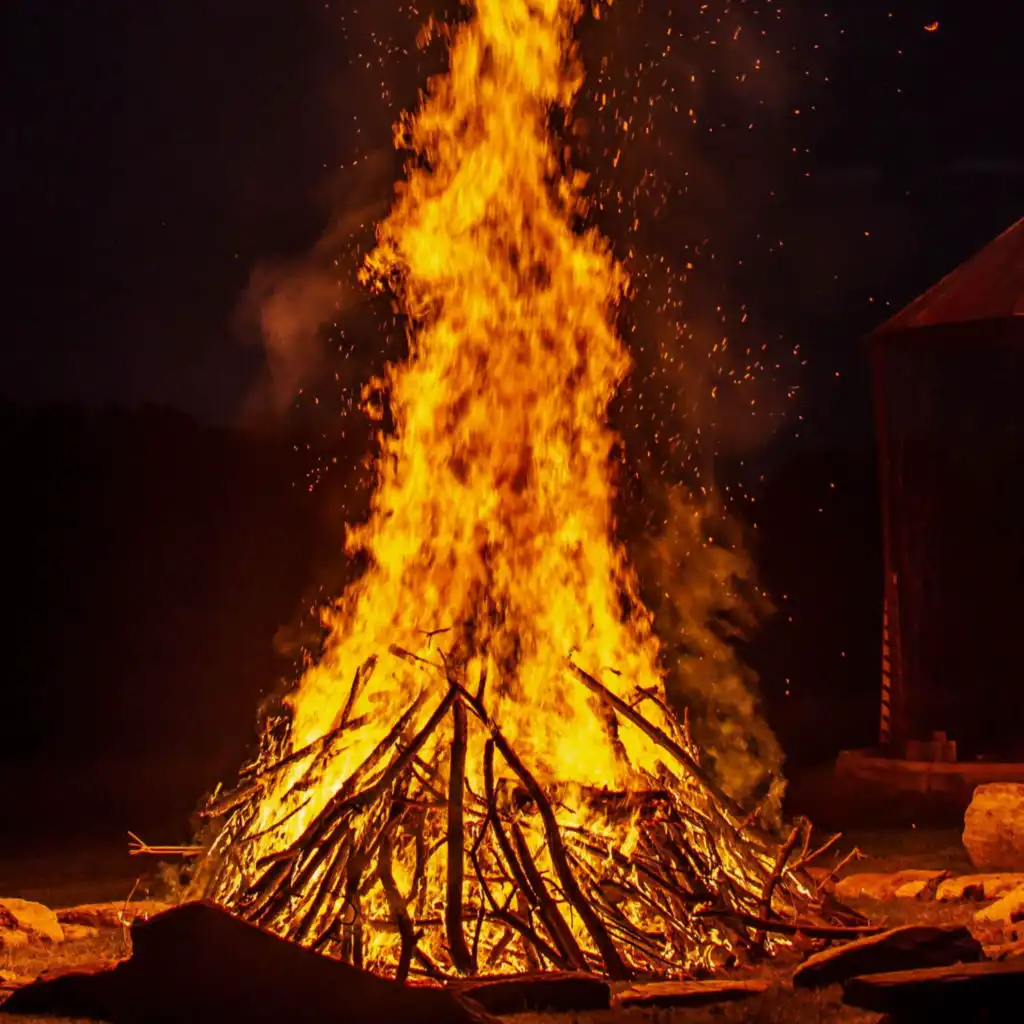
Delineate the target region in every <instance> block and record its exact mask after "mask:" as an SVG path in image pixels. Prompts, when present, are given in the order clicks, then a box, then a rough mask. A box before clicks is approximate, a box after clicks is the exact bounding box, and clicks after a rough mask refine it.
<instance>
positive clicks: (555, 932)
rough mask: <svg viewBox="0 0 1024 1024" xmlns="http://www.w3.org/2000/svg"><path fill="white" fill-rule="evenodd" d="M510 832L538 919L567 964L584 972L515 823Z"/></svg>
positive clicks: (580, 957)
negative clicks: (567, 961) (532, 894)
mask: <svg viewBox="0 0 1024 1024" xmlns="http://www.w3.org/2000/svg"><path fill="white" fill-rule="evenodd" d="M510 831H511V833H512V842H513V844H514V846H515V849H516V855H517V857H518V858H519V863H520V864H521V865H522V866H523V873H524V874H525V875H526V877H527V879H528V880H529V882H530V888H531V889H532V890H533V893H534V895H535V897H536V902H537V912H538V914H540V919H541V920H542V921H543V922H544V924H545V925H546V926H547V929H548V932H549V933H551V934H552V936H553V937H554V938H556V939H557V941H558V945H559V947H560V948H561V949H564V950H565V954H566V956H567V958H568V960H569V963H570V964H571V965H572V966H573V967H574V968H575V969H576V970H578V971H582V970H585V969H586V964H587V961H586V959H585V958H584V956H583V950H582V949H580V946H579V943H578V942H577V941H576V936H575V935H573V933H572V931H571V930H570V928H569V926H568V925H567V924H566V923H565V918H564V917H562V912H561V911H560V910H559V909H558V904H557V903H555V901H554V900H553V899H552V898H551V893H549V892H548V890H547V886H545V884H544V879H543V878H541V874H540V872H539V871H538V870H537V865H536V863H535V862H534V859H533V856H532V855H531V853H530V848H529V846H527V844H526V838H525V837H524V836H523V832H522V829H520V827H519V825H518V824H517V823H516V822H513V823H512V825H511V829H510Z"/></svg>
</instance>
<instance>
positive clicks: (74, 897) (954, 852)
mask: <svg viewBox="0 0 1024 1024" xmlns="http://www.w3.org/2000/svg"><path fill="white" fill-rule="evenodd" d="M854 847H857V848H859V849H860V850H861V851H863V852H864V853H865V854H866V857H865V858H864V859H862V860H858V861H857V863H856V867H855V870H857V871H885V872H888V871H898V870H902V869H906V868H942V869H948V870H950V871H953V872H968V871H969V870H970V866H969V863H968V861H967V859H966V856H965V854H964V852H963V847H962V846H961V844H960V836H959V833H958V831H956V830H954V829H948V830H946V829H943V830H939V829H898V830H897V829H893V830H887V831H871V832H867V831H858V832H851V833H849V834H848V835H847V836H846V837H845V838H844V839H843V840H842V849H843V850H844V851H848V850H850V849H853V848H854ZM137 871H138V861H132V860H131V859H129V857H128V856H127V854H126V851H125V849H124V848H121V849H114V850H111V849H109V848H108V849H101V848H95V849H86V850H78V851H75V850H67V851H65V852H62V853H60V854H54V855H50V856H44V857H39V856H27V855H26V856H23V857H18V858H12V859H9V860H7V861H6V862H3V863H0V891H2V892H3V893H4V894H10V895H17V896H21V897H24V898H26V899H33V900H38V901H40V902H43V903H46V904H48V905H50V906H54V907H58V906H67V905H72V904H76V903H84V902H92V901H101V900H111V899H119V898H124V897H125V896H126V895H127V894H128V892H129V891H131V889H132V887H133V886H134V885H135V883H136V879H137ZM152 884H153V885H156V884H157V883H155V882H153V883H152ZM157 894H158V893H157ZM137 895H138V893H137ZM855 906H856V907H857V909H859V910H861V911H863V912H864V913H865V914H868V915H870V916H871V917H872V919H873V920H884V921H886V922H887V923H889V924H892V925H897V924H907V923H911V922H920V923H936V924H937V923H943V924H952V923H964V924H967V923H970V922H971V920H972V917H973V915H974V913H976V911H977V909H978V905H977V904H964V903H959V902H954V903H937V902H919V901H917V900H894V901H889V902H884V903H881V902H873V901H867V900H864V901H857V902H856V903H855ZM124 951H125V939H124V937H123V936H122V935H121V933H120V932H109V933H106V934H104V935H102V936H101V937H100V938H98V939H91V940H85V941H82V942H75V943H68V944H66V945H65V946H63V947H60V948H59V949H57V950H55V951H54V952H52V953H51V952H46V951H41V950H38V949H25V950H17V951H12V952H7V953H0V971H10V972H12V973H16V974H19V975H32V974H36V973H38V972H40V971H44V970H49V969H53V968H56V967H60V968H66V967H71V966H74V965H76V964H79V963H81V964H86V963H89V962H92V961H96V960H98V959H107V958H111V957H116V956H119V955H122V954H123V953H124ZM794 963H795V961H793V960H791V959H788V960H782V961H779V962H777V963H775V964H773V965H772V966H770V967H768V968H765V969H762V970H761V971H759V972H757V974H756V975H755V976H761V977H765V978H769V979H770V980H772V981H773V982H774V984H773V987H772V989H771V990H770V991H769V992H768V993H766V994H765V995H764V996H758V997H754V998H751V999H749V1000H747V1001H745V1002H741V1003H735V1004H731V1005H730V1004H726V1005H721V1006H716V1007H709V1008H706V1009H679V1010H675V1011H671V1010H655V1011H647V1012H644V1011H637V1010H630V1011H622V1010H619V1011H607V1012H603V1013H583V1014H564V1015H558V1016H555V1015H535V1014H523V1015H517V1016H516V1017H515V1018H514V1019H515V1020H516V1021H517V1022H521V1024H540V1022H542V1021H543V1022H554V1021H557V1020H562V1021H567V1022H568V1021H572V1022H573V1024H602V1022H612V1021H615V1022H620V1021H621V1022H626V1021H658V1022H659V1024H669V1022H670V1021H674V1020H679V1021H682V1020H686V1021H687V1022H692V1024H703V1022H710V1021H718V1022H723V1024H729V1022H739V1021H750V1022H754V1021H757V1022H763V1024H774V1022H778V1024H782V1022H797V1024H803V1022H806V1024H811V1022H822V1024H824V1022H832V1021H837V1022H860V1021H864V1022H867V1021H876V1020H878V1016H877V1014H873V1013H866V1012H862V1011H858V1010H853V1009H850V1008H848V1007H845V1006H843V1005H842V1004H841V1002H840V992H839V988H838V986H833V987H832V988H829V989H825V990H823V991H820V992H804V991H794V990H793V989H792V988H791V986H790V985H789V975H790V972H791V970H792V967H793V966H794ZM744 977H751V974H749V973H747V974H745V975H744ZM7 1019H9V1020H10V1021H11V1022H12V1024H18V1022H24V1024H27V1022H29V1021H36V1020H40V1021H41V1020H43V1019H44V1018H35V1017H19V1016H11V1017H9V1018H7ZM45 1019H47V1020H51V1021H52V1020H53V1018H45ZM510 1019H513V1018H510Z"/></svg>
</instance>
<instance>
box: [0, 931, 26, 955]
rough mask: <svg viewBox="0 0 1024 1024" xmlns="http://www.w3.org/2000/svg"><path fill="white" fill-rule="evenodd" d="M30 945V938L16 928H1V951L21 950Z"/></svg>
mask: <svg viewBox="0 0 1024 1024" xmlns="http://www.w3.org/2000/svg"><path fill="white" fill-rule="evenodd" d="M27 945H28V936H27V935H26V934H25V933H24V932H19V931H18V930H17V929H16V928H0V950H8V951H10V950H12V949H21V948H22V947H23V946H27Z"/></svg>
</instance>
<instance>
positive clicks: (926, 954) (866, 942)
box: [793, 924, 984, 988]
mask: <svg viewBox="0 0 1024 1024" xmlns="http://www.w3.org/2000/svg"><path fill="white" fill-rule="evenodd" d="M983 956H984V952H983V950H982V945H981V943H980V942H979V941H978V940H977V939H976V938H974V936H973V935H971V933H970V931H969V930H968V929H967V928H965V927H963V926H955V927H946V928H942V927H938V926H932V925H919V924H908V925H903V926H902V927H900V928H892V929H890V930H889V931H886V932H881V933H880V934H878V935H868V936H866V937H865V938H863V939H857V940H855V941H854V942H848V943H846V944H845V945H843V946H833V947H832V948H831V949H824V950H822V951H821V952H820V953H814V954H812V955H811V956H809V957H808V958H807V959H806V960H805V961H804V962H803V963H802V964H801V965H800V966H799V967H798V968H797V969H796V971H794V972H793V984H794V985H795V986H796V987H797V988H824V987H825V986H827V985H834V984H836V983H837V982H841V981H846V980H847V979H848V978H853V977H855V976H857V975H859V974H875V973H878V972H882V971H908V970H913V969H916V968H923V967H945V966H947V965H948V964H957V963H973V962H975V961H978V960H981V959H982V957H983Z"/></svg>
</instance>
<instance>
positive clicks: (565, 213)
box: [196, 0, 856, 979]
mask: <svg viewBox="0 0 1024 1024" xmlns="http://www.w3.org/2000/svg"><path fill="white" fill-rule="evenodd" d="M581 13H582V4H581V3H580V2H579V0H476V2H475V9H474V11H473V12H472V15H471V17H469V18H468V19H467V20H466V21H465V22H464V23H463V24H461V26H460V27H458V28H457V29H455V30H453V31H452V32H451V33H450V35H449V47H450V66H449V69H448V71H447V73H446V74H444V75H442V76H439V77H437V78H435V79H434V80H432V81H431V82H430V84H429V87H428V89H427V91H426V92H425V94H424V96H423V98H422V101H421V104H420V107H419V109H418V111H417V112H416V113H415V114H414V115H411V116H409V117H407V118H406V119H405V120H404V121H402V122H401V124H400V125H399V126H398V130H397V143H398V145H399V146H401V147H404V148H407V149H408V150H410V151H411V152H412V154H413V157H412V159H411V160H410V162H409V165H408V169H407V177H406V180H404V181H403V182H402V183H401V184H400V185H399V186H398V188H397V191H396V199H395V202H394V205H393V208H392V210H391V212H390V214H389V215H388V216H387V217H386V219H384V221H383V222H382V223H381V224H380V225H379V226H378V230H377V246H376V248H375V250H374V251H373V252H372V253H371V254H370V255H369V256H368V258H367V260H366V263H365V266H364V268H363V278H364V281H365V282H366V284H367V285H368V286H369V287H371V288H375V289H386V290H389V291H390V292H391V293H392V294H393V296H394V299H395V302H396V304H397V305H398V307H399V308H400V309H401V311H402V312H403V313H404V314H405V315H406V317H407V318H408V324H409V352H408V357H407V358H406V359H405V360H404V361H403V362H402V363H400V364H397V365H392V366H391V367H389V369H388V371H387V375H386V380H384V381H383V382H376V384H375V386H374V388H373V391H374V393H379V391H380V390H381V387H383V388H384V389H386V393H387V395H388V398H389V402H390V411H391V415H392V418H393V424H394V429H393V430H391V431H390V432H389V433H388V435H387V436H385V437H382V439H381V445H382V450H381V455H380V459H379V466H378V481H377V486H376V490H375V494H374V498H373V503H372V513H371V515H370V517H369V519H368V521H367V522H365V523H364V524H362V525H360V526H358V527H356V528H353V529H351V530H350V532H349V537H348V542H347V543H348V546H349V548H350V550H351V551H353V552H357V551H360V552H365V553H366V555H367V556H368V558H367V564H368V568H367V569H366V571H365V573H364V574H363V575H362V576H361V577H360V578H359V579H358V581H357V582H355V583H354V584H353V585H351V586H350V587H349V588H348V589H347V590H346V591H345V593H344V594H343V595H342V596H341V597H340V598H339V599H338V600H337V601H336V602H335V603H334V604H333V605H331V606H330V607H329V608H328V609H327V611H326V612H325V624H326V626H327V627H328V629H329V638H328V640H327V643H326V645H325V649H324V651H323V654H322V656H321V658H320V660H319V661H318V662H317V663H316V664H313V665H311V666H310V667H308V669H307V670H306V671H305V673H304V675H303V676H302V678H301V679H300V680H299V681H298V682H297V684H296V686H295V688H294V690H293V692H292V693H291V694H290V695H289V696H288V698H287V715H286V717H285V718H284V719H283V720H282V719H276V720H274V721H271V722H268V723H267V727H266V730H265V733H264V735H263V737H262V741H261V746H260V750H259V754H258V756H257V757H256V759H255V760H254V762H253V763H252V764H251V765H249V766H248V767H247V768H246V769H244V770H243V772H242V773H241V778H240V782H239V785H238V787H237V788H235V789H234V790H233V791H232V792H230V793H226V794H224V793H221V794H217V795H216V796H215V799H214V800H213V802H212V803H211V805H210V806H209V807H208V808H207V813H208V814H209V815H210V816H211V817H216V818H217V820H218V821H219V822H220V824H221V828H220V832H219V834H218V835H217V837H216V839H215V840H214V841H213V842H212V844H211V845H210V846H209V848H208V850H207V852H206V854H205V857H204V859H203V863H202V864H201V865H200V868H199V870H198V872H197V875H196V885H197V887H198V889H199V890H200V891H201V892H202V893H203V895H205V896H207V897H209V898H211V899H213V900H215V901H217V902H218V903H220V904H221V905H223V906H225V907H227V908H229V909H230V910H231V911H232V912H233V913H235V914H237V915H238V916H240V917H242V918H244V919H246V920H248V921H251V922H254V923H257V924H259V925H261V926H263V927H265V928H267V929H269V930H271V931H273V932H275V933H277V934H279V935H282V936H285V937H287V938H288V939H291V940H294V941H295V942H297V943H301V944H304V945H307V946H311V947H313V948H315V949H318V950H321V951H323V952H325V953H327V954H329V955H332V956H336V957H339V958H342V959H344V960H346V961H348V962H350V963H352V964H355V965H358V966H362V967H365V968H368V969H371V970H374V971H377V972H379V973H382V974H386V975H389V976H395V977H398V978H402V979H404V978H406V977H408V976H410V975H417V974H418V975H421V976H422V975H426V976H430V977H434V978H444V977H451V976H456V975H463V976H465V975H477V974H492V973H511V972H521V971H527V970H559V969H560V970H577V971H590V972H597V973H600V974H603V975H605V976H608V977H612V978H626V977H632V976H637V975H668V976H671V975H673V974H680V973H683V972H686V971H692V970H694V969H695V968H701V967H703V968H714V967H717V966H720V965H722V964H725V963H728V962H733V961H735V960H737V959H744V958H749V957H750V956H754V955H758V954H771V953H772V952H774V951H776V950H778V949H779V948H781V947H783V946H785V945H787V944H790V943H792V942H793V941H794V940H795V937H797V936H805V937H811V938H813V937H815V936H818V937H830V936H833V935H838V934H841V933H844V931H847V932H848V931H850V930H851V929H850V928H849V927H845V926H850V925H853V924H854V921H853V918H852V917H850V918H846V917H845V915H844V913H843V911H842V910H841V909H840V908H838V907H835V906H830V905H828V904H827V902H825V903H823V902H822V900H821V899H819V896H818V894H817V891H816V888H815V886H814V884H813V883H812V881H811V879H810V878H809V877H808V875H807V874H806V872H805V871H804V870H803V867H804V866H805V865H806V863H807V862H808V860H809V858H810V857H812V856H813V852H812V851H810V849H809V844H810V835H809V830H808V829H803V828H796V829H794V830H793V831H792V832H791V833H789V836H788V839H786V840H785V841H781V840H780V837H778V836H775V835H772V834H770V833H768V832H766V831H763V830H762V828H761V827H760V826H759V824H758V823H757V818H756V815H753V814H751V813H749V811H748V809H746V808H743V807H740V806H738V805H737V804H736V803H735V802H734V800H733V799H731V798H730V796H729V795H728V794H727V793H725V792H723V790H722V788H721V787H720V786H719V785H718V784H717V783H716V781H715V779H714V777H713V776H712V774H711V773H710V772H709V771H708V770H706V768H705V767H702V764H701V756H700V751H699V750H698V749H696V746H695V744H694V742H693V740H692V738H691V736H690V734H689V731H688V728H687V724H686V721H685V719H680V718H679V717H677V716H676V714H674V712H673V711H672V709H671V706H670V703H669V701H668V700H667V698H666V693H665V687H664V680H663V674H662V670H661V668H660V667H659V646H658V640H657V637H656V636H655V635H654V633H653V630H652V627H651V619H650V615H649V613H648V612H647V610H646V609H645V608H644V606H643V604H642V603H641V601H640V599H639V595H638V584H637V580H636V578H635V576H634V573H633V572H632V570H631V569H630V567H629V565H628V563H627V560H626V558H625V555H624V552H623V549H622V547H621V546H620V544H619V543H617V542H616V541H615V539H614V522H613V512H612V508H613V497H614V488H613V481H612V476H611V472H610V463H611V452H612V448H613V444H614V442H615V437H614V435H613V432H612V431H611V429H610V427H609V426H608V422H607V415H606V413H607V407H608V404H609V401H610V400H611V398H612V397H613V395H614V393H615V391H616V388H617V386H618V385H619V384H620V382H621V381H622V380H623V378H624V376H625V374H626V373H627V371H628V369H629V359H628V355H627V352H626V350H625V348H624V346H623V344H622V342H621V340H620V339H619V337H618V336H617V334H616V330H615V315H616V309H617V305H618V303H619V300H620V298H621V297H622V295H623V293H624V289H625V287H626V283H627V281H626V275H625V273H624V271H623V269H622V267H621V266H620V265H619V264H618V263H617V262H616V260H615V259H614V258H613V256H612V254H611V250H610V248H609V245H608V244H607V242H606V241H605V240H604V239H603V238H602V237H601V236H600V235H599V234H598V233H597V232H596V231H595V230H593V229H590V230H587V229H586V228H585V226H584V221H585V214H586V210H585V208H584V203H583V199H582V189H583V185H584V181H583V178H582V176H581V175H580V174H578V173H573V172H572V171H571V170H570V169H569V168H568V167H567V161H566V155H565V153H564V152H563V151H562V150H561V148H560V147H559V144H558V142H557V141H556V137H555V135H554V134H553V132H552V130H551V122H552V113H553V111H556V110H563V111H568V110H569V109H570V108H571V105H572V102H573V98H574V95H575V94H576V92H577V91H578V89H579V87H580V84H581V81H582V71H581V67H580V62H579V59H578V54H577V51H576V48H575V45H574V42H573V32H574V27H575V24H576V22H577V20H578V18H579V17H580V15H581ZM852 930H854V931H855V930H856V929H855V928H853V929H852Z"/></svg>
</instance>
